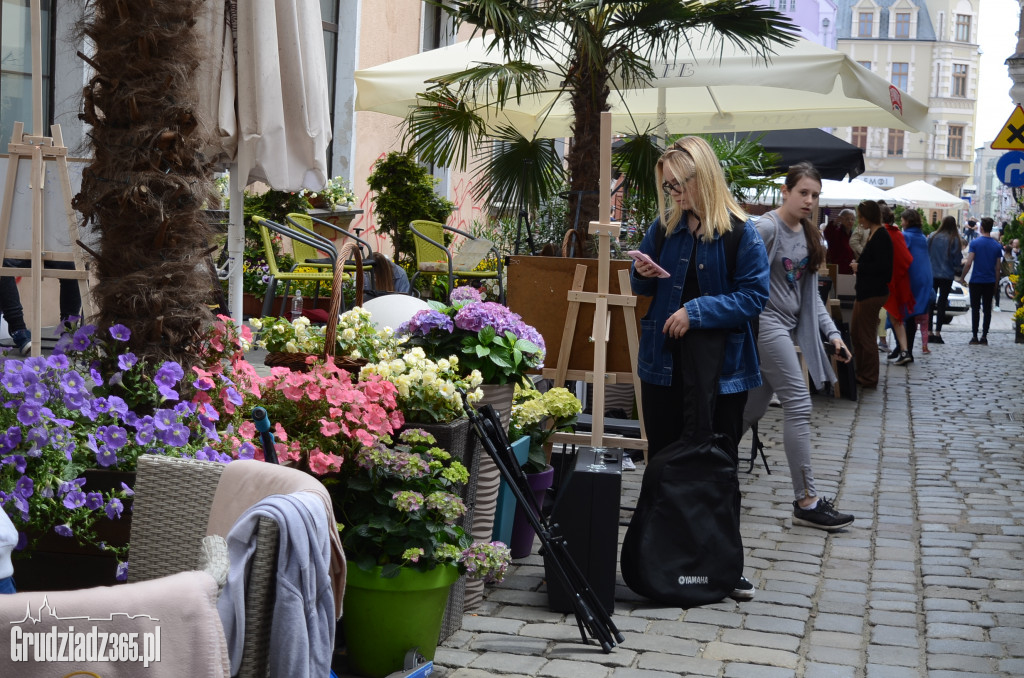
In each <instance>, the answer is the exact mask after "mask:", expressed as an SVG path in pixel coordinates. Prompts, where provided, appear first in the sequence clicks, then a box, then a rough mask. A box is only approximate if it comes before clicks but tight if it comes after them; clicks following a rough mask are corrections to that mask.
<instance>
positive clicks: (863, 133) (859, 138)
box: [850, 127, 868, 151]
mask: <svg viewBox="0 0 1024 678" xmlns="http://www.w3.org/2000/svg"><path fill="white" fill-rule="evenodd" d="M850 143H851V144H853V145H854V146H856V147H857V148H859V149H861V150H862V151H866V150H868V128H867V127H851V128H850Z"/></svg>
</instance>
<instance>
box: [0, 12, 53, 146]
mask: <svg viewBox="0 0 1024 678" xmlns="http://www.w3.org/2000/svg"><path fill="white" fill-rule="evenodd" d="M2 4H3V10H2V14H0V26H3V41H2V42H3V44H2V46H0V55H2V56H3V71H0V145H2V146H0V147H2V150H3V152H4V153H6V152H7V144H8V142H10V140H11V133H12V132H13V131H14V123H16V122H23V123H25V133H26V134H42V135H44V136H49V135H50V124H51V123H52V122H53V84H52V83H53V61H52V60H51V58H50V52H51V51H52V48H51V45H52V37H53V34H52V31H53V29H52V26H53V11H52V9H53V5H52V2H51V0H42V2H41V3H40V5H39V9H40V12H41V15H42V34H43V36H42V37H43V44H42V45H41V51H42V56H43V73H42V76H43V111H42V113H43V129H40V130H35V129H32V125H33V111H32V38H31V26H32V22H31V17H30V16H29V0H18V1H17V2H10V1H9V0H4V1H3V3H2ZM17 142H18V143H21V139H18V140H17Z"/></svg>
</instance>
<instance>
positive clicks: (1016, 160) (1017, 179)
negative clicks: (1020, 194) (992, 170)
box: [996, 151, 1024, 188]
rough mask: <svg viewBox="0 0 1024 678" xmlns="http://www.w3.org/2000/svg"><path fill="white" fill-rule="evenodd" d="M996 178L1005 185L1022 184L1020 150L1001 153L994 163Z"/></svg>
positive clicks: (1023, 157)
mask: <svg viewBox="0 0 1024 678" xmlns="http://www.w3.org/2000/svg"><path fill="white" fill-rule="evenodd" d="M996 178H997V179H999V181H1000V182H1002V183H1004V184H1006V185H1007V186H1011V187H1014V188H1018V187H1021V186H1024V153H1022V152H1021V151H1010V152H1009V153H1003V155H1002V156H1001V157H1000V158H999V161H998V162H997V163H996Z"/></svg>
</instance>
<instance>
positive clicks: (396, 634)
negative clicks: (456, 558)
mask: <svg viewBox="0 0 1024 678" xmlns="http://www.w3.org/2000/svg"><path fill="white" fill-rule="evenodd" d="M458 577H459V570H458V568H456V567H455V566H454V565H448V566H444V567H435V568H434V569H433V570H430V571H428V572H420V571H418V570H413V569H410V568H402V570H401V572H399V574H398V576H397V577H394V578H391V579H382V578H381V576H380V568H379V567H378V568H375V569H373V570H371V571H370V572H365V571H363V570H361V569H359V568H358V567H355V566H351V567H349V568H348V573H347V575H346V581H345V614H344V622H345V623H344V627H345V646H346V650H345V653H346V655H347V656H348V665H349V670H350V671H352V672H354V673H357V674H359V675H361V676H369V677H370V678H383V677H384V676H387V675H388V674H390V673H394V672H395V671H399V670H401V668H402V663H403V661H404V659H405V653H406V652H408V651H409V650H411V649H413V648H419V652H420V654H422V655H423V656H424V657H426V658H427V659H431V660H432V659H433V658H434V651H435V650H436V649H437V639H438V635H439V634H440V632H441V617H442V615H443V614H444V608H445V604H446V603H447V602H448V591H449V589H451V587H452V584H454V583H455V580H456V579H458Z"/></svg>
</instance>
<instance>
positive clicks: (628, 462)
mask: <svg viewBox="0 0 1024 678" xmlns="http://www.w3.org/2000/svg"><path fill="white" fill-rule="evenodd" d="M622 470H623V471H635V470H636V464H634V463H633V459H632V458H631V457H630V456H629V455H628V454H624V455H622Z"/></svg>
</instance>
